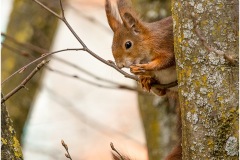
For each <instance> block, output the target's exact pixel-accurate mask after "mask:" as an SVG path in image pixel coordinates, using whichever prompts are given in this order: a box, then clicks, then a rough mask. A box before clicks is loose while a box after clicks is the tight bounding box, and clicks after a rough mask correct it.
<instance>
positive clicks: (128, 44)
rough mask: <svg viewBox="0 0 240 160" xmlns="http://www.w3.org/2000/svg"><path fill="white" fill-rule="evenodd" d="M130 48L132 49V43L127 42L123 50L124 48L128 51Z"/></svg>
mask: <svg viewBox="0 0 240 160" xmlns="http://www.w3.org/2000/svg"><path fill="white" fill-rule="evenodd" d="M131 47H132V42H130V41H127V42H126V43H125V48H126V49H129V48H131Z"/></svg>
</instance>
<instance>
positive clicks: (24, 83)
mask: <svg viewBox="0 0 240 160" xmlns="http://www.w3.org/2000/svg"><path fill="white" fill-rule="evenodd" d="M48 62H49V61H46V60H43V61H42V62H41V63H39V64H38V65H37V67H36V68H35V69H34V70H33V71H32V72H31V73H30V74H29V75H28V76H27V78H26V79H24V80H23V81H22V82H21V83H20V84H19V85H18V86H17V87H16V88H14V89H13V90H12V91H11V92H9V93H8V94H7V95H6V96H4V97H3V98H2V99H1V104H2V103H4V102H5V101H6V100H8V99H9V98H10V97H11V96H13V95H14V94H15V93H17V92H18V91H19V90H20V89H22V88H25V85H26V84H27V82H28V81H29V80H30V79H31V78H32V77H33V76H34V75H35V74H36V73H37V72H38V71H39V70H40V69H41V68H42V67H43V66H44V65H46V64H47V63H48Z"/></svg>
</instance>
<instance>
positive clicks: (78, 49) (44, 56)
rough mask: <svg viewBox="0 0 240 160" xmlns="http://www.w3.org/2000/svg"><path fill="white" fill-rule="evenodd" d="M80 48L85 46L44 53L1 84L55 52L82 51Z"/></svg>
mask: <svg viewBox="0 0 240 160" xmlns="http://www.w3.org/2000/svg"><path fill="white" fill-rule="evenodd" d="M80 50H83V48H67V49H62V50H58V51H55V52H50V53H45V54H42V56H41V57H39V58H37V59H35V60H34V61H32V62H30V63H28V64H27V65H25V66H23V67H21V68H20V69H18V70H17V71H15V72H14V73H13V74H11V75H10V76H9V77H7V78H6V79H5V80H4V81H3V82H2V83H1V84H4V83H5V82H6V81H8V80H9V79H10V78H12V77H13V76H14V75H16V74H17V73H22V72H23V71H24V70H25V69H26V68H28V67H29V66H31V65H32V64H34V63H36V62H38V61H40V60H42V59H44V58H46V57H49V56H50V55H53V54H55V53H59V52H65V51H80Z"/></svg>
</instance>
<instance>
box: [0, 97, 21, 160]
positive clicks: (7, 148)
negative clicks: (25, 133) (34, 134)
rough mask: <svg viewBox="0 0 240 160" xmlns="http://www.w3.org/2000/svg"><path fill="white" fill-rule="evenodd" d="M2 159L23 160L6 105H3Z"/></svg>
mask: <svg viewBox="0 0 240 160" xmlns="http://www.w3.org/2000/svg"><path fill="white" fill-rule="evenodd" d="M1 97H3V96H1ZM1 159H11V160H22V159H23V155H22V150H21V146H20V143H19V141H18V139H17V137H16V132H15V130H14V127H13V123H12V120H11V119H10V117H9V115H8V111H7V107H6V105H5V103H2V104H1Z"/></svg>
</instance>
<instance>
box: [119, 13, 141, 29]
mask: <svg viewBox="0 0 240 160" xmlns="http://www.w3.org/2000/svg"><path fill="white" fill-rule="evenodd" d="M122 20H123V23H124V25H125V26H126V27H127V28H132V27H135V26H136V22H137V21H136V19H135V18H134V17H133V16H132V15H131V14H130V13H128V12H127V13H124V14H123V17H122Z"/></svg>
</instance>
